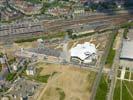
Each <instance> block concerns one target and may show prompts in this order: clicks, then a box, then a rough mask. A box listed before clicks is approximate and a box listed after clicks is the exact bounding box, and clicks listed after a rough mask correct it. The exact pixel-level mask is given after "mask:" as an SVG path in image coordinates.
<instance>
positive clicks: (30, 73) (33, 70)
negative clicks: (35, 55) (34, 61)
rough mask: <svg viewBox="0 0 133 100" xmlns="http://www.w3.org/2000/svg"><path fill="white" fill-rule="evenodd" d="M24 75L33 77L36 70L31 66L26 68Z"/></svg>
mask: <svg viewBox="0 0 133 100" xmlns="http://www.w3.org/2000/svg"><path fill="white" fill-rule="evenodd" d="M26 74H27V75H35V74H36V68H35V67H33V66H29V67H27V69H26Z"/></svg>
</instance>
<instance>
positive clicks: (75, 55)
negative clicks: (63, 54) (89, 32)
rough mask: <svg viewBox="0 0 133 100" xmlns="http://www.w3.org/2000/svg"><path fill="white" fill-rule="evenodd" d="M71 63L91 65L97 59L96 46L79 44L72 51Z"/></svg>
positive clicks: (86, 43)
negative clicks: (75, 61) (74, 61)
mask: <svg viewBox="0 0 133 100" xmlns="http://www.w3.org/2000/svg"><path fill="white" fill-rule="evenodd" d="M70 55H71V61H73V60H77V61H79V63H91V62H92V61H93V60H94V59H96V58H97V50H96V47H95V45H94V44H92V43H89V42H85V43H84V44H77V46H76V47H74V48H72V49H71V50H70Z"/></svg>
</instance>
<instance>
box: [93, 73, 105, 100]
mask: <svg viewBox="0 0 133 100" xmlns="http://www.w3.org/2000/svg"><path fill="white" fill-rule="evenodd" d="M107 91H108V83H107V79H106V76H104V75H102V77H101V80H100V84H99V87H98V89H97V93H96V97H95V100H106V95H107Z"/></svg>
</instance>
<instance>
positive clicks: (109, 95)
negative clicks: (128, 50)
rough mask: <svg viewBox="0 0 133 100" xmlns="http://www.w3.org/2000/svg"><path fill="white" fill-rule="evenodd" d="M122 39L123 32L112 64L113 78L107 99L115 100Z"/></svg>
mask: <svg viewBox="0 0 133 100" xmlns="http://www.w3.org/2000/svg"><path fill="white" fill-rule="evenodd" d="M122 40H123V32H121V33H120V44H119V47H118V49H117V50H116V55H115V58H114V61H113V62H114V63H113V65H112V71H113V77H112V80H111V85H110V89H109V93H108V95H107V100H113V93H114V89H115V84H116V76H117V69H118V67H119V57H120V53H121V46H122Z"/></svg>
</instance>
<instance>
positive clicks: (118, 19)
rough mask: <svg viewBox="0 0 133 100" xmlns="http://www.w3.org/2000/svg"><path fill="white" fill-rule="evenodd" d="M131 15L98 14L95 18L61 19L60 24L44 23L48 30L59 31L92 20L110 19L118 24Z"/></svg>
mask: <svg viewBox="0 0 133 100" xmlns="http://www.w3.org/2000/svg"><path fill="white" fill-rule="evenodd" d="M131 17H132V15H129V14H120V15H115V16H100V17H96V18H86V19H80V20H72V21H62V24H58V22H57V23H56V22H55V23H56V24H57V25H55V23H54V22H52V23H49V25H45V29H46V30H48V31H60V30H61V29H63V28H66V27H68V26H69V27H70V26H72V25H75V24H77V25H78V24H87V23H88V22H93V21H98V20H100V21H104V20H109V21H110V22H111V21H112V23H113V24H120V23H122V22H125V21H127V20H128V19H130V18H131Z"/></svg>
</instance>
